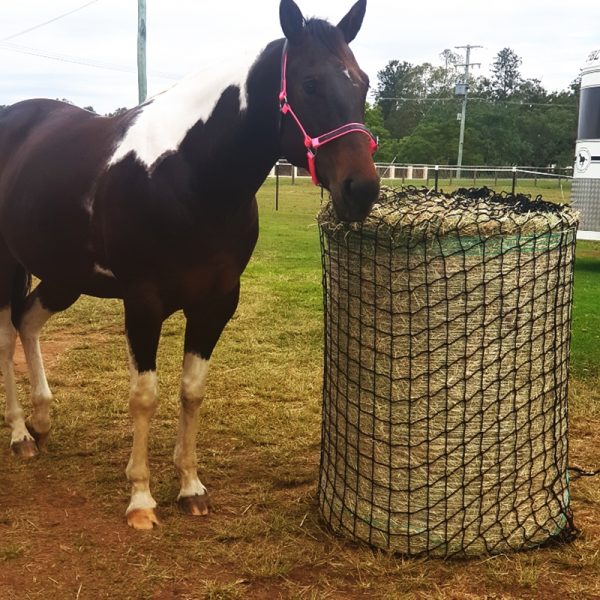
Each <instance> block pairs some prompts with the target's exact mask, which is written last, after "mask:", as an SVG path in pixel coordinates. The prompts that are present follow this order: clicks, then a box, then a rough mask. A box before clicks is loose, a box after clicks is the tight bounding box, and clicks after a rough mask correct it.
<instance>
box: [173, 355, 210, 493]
mask: <svg viewBox="0 0 600 600" xmlns="http://www.w3.org/2000/svg"><path fill="white" fill-rule="evenodd" d="M208 366H209V361H208V360H206V359H204V358H202V357H200V356H198V355H197V354H193V353H191V352H187V353H186V355H185V357H184V359H183V372H182V374H181V408H180V413H179V429H178V432H177V442H176V444H175V453H174V456H173V458H174V462H175V466H176V467H177V469H178V470H179V476H180V480H181V489H180V491H179V495H178V496H177V498H178V499H179V498H182V497H183V498H185V497H188V496H202V495H203V494H206V493H207V490H206V488H205V487H204V485H203V484H202V482H201V481H200V479H199V478H198V460H197V456H196V434H197V432H198V409H199V408H200V405H201V404H202V400H203V399H204V393H205V388H206V377H207V375H208Z"/></svg>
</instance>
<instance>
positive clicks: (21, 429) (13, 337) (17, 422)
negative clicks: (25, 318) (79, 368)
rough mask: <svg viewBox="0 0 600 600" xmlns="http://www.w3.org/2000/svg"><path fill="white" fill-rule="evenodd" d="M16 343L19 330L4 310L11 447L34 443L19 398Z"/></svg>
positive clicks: (1, 337)
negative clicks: (24, 442)
mask: <svg viewBox="0 0 600 600" xmlns="http://www.w3.org/2000/svg"><path fill="white" fill-rule="evenodd" d="M16 341H17V330H16V329H15V328H14V326H13V324H12V321H11V318H10V308H3V309H2V310H0V370H1V371H2V375H3V377H4V389H5V391H6V409H5V412H4V420H5V421H6V424H7V425H8V426H9V427H10V428H11V438H10V443H11V445H12V444H15V443H18V442H22V441H24V440H29V441H33V438H32V437H31V435H30V434H29V432H28V431H27V427H25V414H24V412H23V408H22V407H21V405H20V404H19V400H18V398H17V386H16V383H15V371H14V366H13V356H14V353H15V344H16Z"/></svg>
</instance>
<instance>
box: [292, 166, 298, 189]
mask: <svg viewBox="0 0 600 600" xmlns="http://www.w3.org/2000/svg"><path fill="white" fill-rule="evenodd" d="M297 173H298V167H294V165H292V185H295V184H296V175H297Z"/></svg>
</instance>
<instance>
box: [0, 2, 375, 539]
mask: <svg viewBox="0 0 600 600" xmlns="http://www.w3.org/2000/svg"><path fill="white" fill-rule="evenodd" d="M365 10H366V0H358V2H356V3H355V4H354V5H353V6H352V7H351V9H350V10H349V12H348V13H347V14H346V16H345V17H344V18H343V19H342V20H341V21H340V22H339V23H338V24H337V25H332V24H331V23H330V22H328V21H325V20H321V19H305V18H304V16H303V15H302V12H301V11H300V9H299V8H298V6H297V5H296V3H295V2H294V1H293V0H281V2H280V5H279V20H280V24H281V28H282V31H283V34H284V37H283V38H281V39H277V40H275V41H272V42H271V43H269V44H268V45H266V47H265V48H264V49H263V50H262V51H261V52H260V53H259V54H258V55H257V56H252V57H250V58H251V60H250V61H249V63H247V64H246V65H245V66H242V67H241V68H240V69H237V70H235V71H232V72H231V73H229V72H227V73H225V72H220V73H219V72H218V73H217V74H216V75H217V76H216V77H215V78H214V80H212V79H210V78H209V77H208V76H207V75H206V74H202V73H200V74H199V75H197V76H192V77H188V78H185V79H184V80H182V81H181V82H179V83H178V84H176V85H175V86H174V87H173V88H171V89H170V90H167V91H166V92H163V93H162V94H159V95H157V96H155V97H153V98H151V99H150V100H148V101H147V102H145V103H142V104H141V105H140V106H137V107H135V108H133V109H131V110H128V111H127V112H124V113H122V114H120V115H118V116H114V117H101V116H98V115H95V114H94V113H91V112H88V111H86V110H83V109H80V108H77V107H75V106H72V105H70V104H67V103H61V102H58V101H53V100H47V99H34V100H26V101H22V102H19V103H16V104H14V105H12V106H10V107H8V108H6V109H5V110H4V111H3V112H2V113H0V369H1V371H2V374H3V377H4V386H5V392H6V411H5V422H6V424H7V425H8V426H9V427H10V429H11V440H10V447H11V449H12V452H13V453H14V454H15V455H17V456H18V457H22V458H29V457H32V456H35V455H37V454H38V453H39V452H40V451H45V450H46V448H47V443H48V434H49V431H50V405H51V401H52V393H51V391H50V388H49V386H48V382H47V379H46V375H45V372H44V366H43V361H42V355H41V352H40V345H39V335H40V331H41V329H42V327H43V325H44V324H45V323H46V321H47V320H48V319H49V318H50V317H51V316H52V315H54V314H56V313H57V312H60V311H63V310H65V309H67V308H68V307H69V306H71V305H72V304H73V303H74V302H75V301H76V300H77V298H78V297H79V296H80V295H81V294H87V295H91V296H95V297H98V298H118V299H121V300H122V301H123V305H124V325H125V337H126V341H127V347H128V353H129V363H130V377H131V378H130V382H131V386H130V395H129V412H130V416H131V419H132V421H133V441H132V450H131V456H130V459H129V461H128V464H127V467H126V470H125V473H126V476H127V479H128V481H129V484H130V486H131V498H130V502H129V505H128V507H127V509H126V512H125V514H126V520H127V523H128V524H129V525H130V526H131V527H133V528H134V529H141V530H143V529H152V528H153V527H154V526H155V525H157V524H158V523H159V520H158V518H157V515H156V510H155V509H156V502H155V500H154V498H153V497H152V494H151V491H150V485H149V477H150V473H149V467H148V436H149V426H150V420H151V418H152V417H153V415H154V413H155V411H156V408H157V401H158V400H157V374H156V353H157V347H158V343H159V337H160V333H161V326H162V323H163V321H164V320H165V319H166V318H167V317H169V316H170V315H172V314H173V313H175V312H177V311H183V313H184V315H185V319H186V325H185V334H184V335H185V338H184V356H183V366H182V374H181V386H180V418H179V426H178V432H177V438H176V443H175V452H174V463H175V466H176V468H177V470H178V473H179V477H180V484H181V488H180V491H179V494H178V497H177V504H178V506H179V508H180V509H181V511H183V512H184V513H186V514H189V515H205V514H208V513H209V511H210V509H211V500H210V497H209V494H208V491H207V489H206V487H205V486H204V485H203V484H202V482H201V481H200V479H199V477H198V460H197V455H196V437H197V429H198V425H197V420H198V419H197V417H198V409H199V407H200V404H201V402H202V400H203V398H204V393H205V382H206V377H207V373H208V368H209V362H210V358H211V355H212V352H213V349H214V347H215V345H216V343H217V341H218V339H219V337H220V335H221V333H222V331H223V329H224V327H225V325H226V323H227V322H228V321H229V320H230V319H231V317H232V316H233V314H234V312H235V310H236V308H237V305H238V299H239V289H240V276H241V274H242V272H243V271H244V269H245V267H246V265H247V263H248V261H249V259H250V256H251V254H252V252H253V249H254V246H255V244H256V241H257V237H258V209H257V203H256V192H257V191H258V189H259V187H260V186H261V184H262V183H263V182H264V181H265V179H266V178H267V176H268V174H269V172H270V170H271V169H272V168H273V166H274V164H275V163H276V161H277V160H278V159H279V158H280V157H281V156H284V157H285V158H287V159H288V160H289V161H290V162H291V163H293V164H294V165H296V166H298V167H303V168H305V169H308V170H310V172H311V176H312V178H313V181H315V182H316V183H319V184H321V185H322V186H324V187H325V188H326V189H327V190H329V193H330V195H331V197H332V201H333V204H334V206H335V210H336V212H337V214H338V216H339V218H340V219H342V220H345V221H360V220H364V218H365V217H366V216H367V214H368V213H369V211H370V209H371V207H372V205H373V203H374V201H375V199H376V198H377V196H378V192H379V179H378V176H377V173H376V170H375V167H374V163H373V158H372V154H373V152H374V149H375V148H376V141H375V140H374V138H373V136H372V135H371V133H370V132H369V130H368V129H367V128H366V127H365V125H364V107H365V99H366V94H367V90H368V85H369V82H368V77H367V75H366V74H365V73H364V72H363V71H362V70H361V69H360V67H359V66H358V63H357V62H356V59H355V57H354V55H353V53H352V51H351V50H350V48H349V46H348V44H349V43H350V42H351V41H352V40H353V39H354V38H355V37H356V35H357V33H358V31H359V30H360V28H361V26H362V22H363V18H364V15H365ZM232 168H233V169H234V172H235V173H236V176H235V177H231V176H230V175H229V173H230V170H231V169H232ZM224 182H227V185H226V186H224V185H223V183H224ZM32 276H35V277H36V278H37V280H39V283H38V284H37V286H36V287H35V289H33V291H31V287H32ZM17 335H18V336H19V337H20V339H21V342H22V346H23V349H24V353H25V356H26V360H27V366H28V373H29V379H30V383H31V403H32V412H31V415H30V416H29V417H28V418H25V413H24V411H23V408H22V406H21V404H20V403H19V400H18V398H17V390H16V385H15V374H14V369H13V354H14V351H15V343H16V338H17Z"/></svg>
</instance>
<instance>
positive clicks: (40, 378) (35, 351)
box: [19, 298, 54, 433]
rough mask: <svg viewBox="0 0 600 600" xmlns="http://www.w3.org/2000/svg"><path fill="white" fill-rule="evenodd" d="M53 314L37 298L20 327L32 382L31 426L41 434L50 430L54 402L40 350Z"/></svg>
mask: <svg viewBox="0 0 600 600" xmlns="http://www.w3.org/2000/svg"><path fill="white" fill-rule="evenodd" d="M53 314H54V312H53V311H51V310H48V309H47V308H44V306H43V305H42V303H41V302H40V299H39V298H35V300H34V302H33V304H32V305H31V307H30V308H29V309H28V310H27V312H26V313H25V314H24V315H23V317H22V319H21V324H20V326H19V336H20V338H21V343H22V344H23V351H24V353H25V358H26V359H27V369H28V371H29V380H30V382H31V401H32V404H33V413H32V415H31V424H32V425H33V427H34V428H35V430H36V431H37V432H39V433H47V432H48V431H49V430H50V403H51V402H52V392H51V391H50V388H49V387H48V380H47V379H46V373H45V371H44V361H43V359H42V351H41V348H40V332H41V331H42V327H43V326H44V325H45V324H46V321H47V320H48V319H49V318H50V317H51V316H52V315H53Z"/></svg>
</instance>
